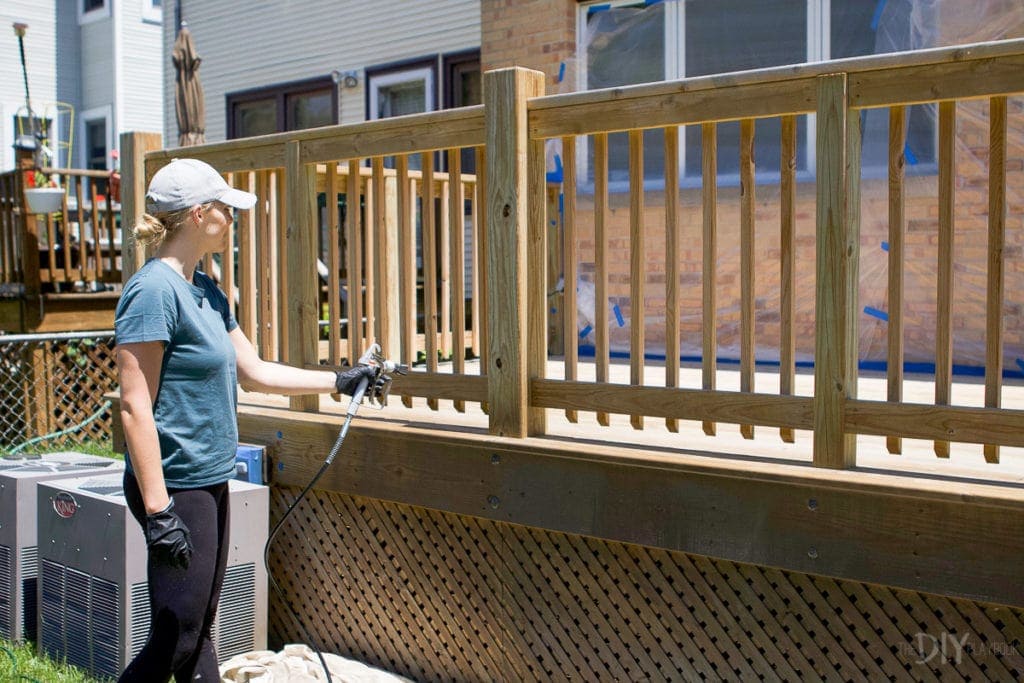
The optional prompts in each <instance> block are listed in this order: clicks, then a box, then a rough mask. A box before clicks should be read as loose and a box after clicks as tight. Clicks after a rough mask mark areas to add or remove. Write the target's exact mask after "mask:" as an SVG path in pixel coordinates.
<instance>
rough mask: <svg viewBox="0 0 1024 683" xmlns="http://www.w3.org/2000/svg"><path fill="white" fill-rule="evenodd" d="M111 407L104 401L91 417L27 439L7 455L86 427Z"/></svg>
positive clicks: (108, 402)
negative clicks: (64, 427)
mask: <svg viewBox="0 0 1024 683" xmlns="http://www.w3.org/2000/svg"><path fill="white" fill-rule="evenodd" d="M109 409H110V401H104V402H103V405H102V406H101V407H100V409H99V410H97V411H96V412H95V413H93V414H92V415H90V416H89V417H87V418H85V419H84V420H82V421H81V422H79V423H78V424H76V425H72V426H71V427H68V428H67V429H62V430H60V431H58V432H52V433H50V434H43V435H42V436H37V437H34V438H31V439H29V440H28V441H26V442H25V443H23V444H21V445H19V446H16V447H15V448H12V449H11V450H10V451H8V452H7V456H12V455H14V454H15V453H18V452H19V451H21V450H23V449H25V448H28V447H29V446H31V445H33V444H37V443H39V442H40V441H47V440H49V439H55V438H57V437H58V436H65V435H66V434H72V433H74V432H77V431H78V430H79V429H81V428H82V427H85V426H86V425H87V424H89V423H90V422H92V421H93V420H96V419H97V418H99V417H100V416H101V415H103V413H105V412H107V410H109Z"/></svg>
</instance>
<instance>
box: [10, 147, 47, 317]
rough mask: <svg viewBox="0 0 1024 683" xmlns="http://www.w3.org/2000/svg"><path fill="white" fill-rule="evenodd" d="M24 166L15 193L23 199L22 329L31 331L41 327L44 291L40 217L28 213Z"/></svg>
mask: <svg viewBox="0 0 1024 683" xmlns="http://www.w3.org/2000/svg"><path fill="white" fill-rule="evenodd" d="M24 168H25V167H23V166H19V167H18V169H17V170H18V173H16V174H15V179H14V183H15V193H16V196H18V197H20V198H21V205H20V214H19V218H20V222H21V226H20V228H21V236H20V242H21V279H22V283H23V284H24V285H25V302H26V305H25V306H23V307H22V320H21V326H22V329H25V330H31V329H35V328H36V327H38V326H39V322H40V318H41V316H42V312H41V310H40V307H41V304H40V301H41V299H40V292H41V291H42V285H41V278H40V276H39V217H38V216H37V215H35V214H32V213H29V212H28V202H26V201H25V195H24V191H25V174H24V172H23V171H24Z"/></svg>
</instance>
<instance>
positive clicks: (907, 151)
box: [903, 143, 917, 166]
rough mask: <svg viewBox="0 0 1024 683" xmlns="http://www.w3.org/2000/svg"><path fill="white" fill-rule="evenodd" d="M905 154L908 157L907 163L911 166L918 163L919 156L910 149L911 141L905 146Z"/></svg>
mask: <svg viewBox="0 0 1024 683" xmlns="http://www.w3.org/2000/svg"><path fill="white" fill-rule="evenodd" d="M903 156H904V157H906V158H907V163H908V164H910V165H911V166H913V165H915V164H916V163H917V157H916V156H914V152H913V150H911V149H910V144H909V143H908V144H907V145H906V146H905V147H904V148H903Z"/></svg>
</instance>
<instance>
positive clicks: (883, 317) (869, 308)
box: [864, 306, 889, 322]
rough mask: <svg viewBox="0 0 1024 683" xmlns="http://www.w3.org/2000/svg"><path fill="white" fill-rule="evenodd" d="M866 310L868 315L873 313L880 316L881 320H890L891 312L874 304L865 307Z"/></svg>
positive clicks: (877, 316)
mask: <svg viewBox="0 0 1024 683" xmlns="http://www.w3.org/2000/svg"><path fill="white" fill-rule="evenodd" d="M864 312H865V313H867V314H868V315H872V316H874V317H876V318H878V319H879V320H883V321H885V322H889V314H888V313H886V312H885V311H880V310H878V309H877V308H874V307H872V306H865V307H864Z"/></svg>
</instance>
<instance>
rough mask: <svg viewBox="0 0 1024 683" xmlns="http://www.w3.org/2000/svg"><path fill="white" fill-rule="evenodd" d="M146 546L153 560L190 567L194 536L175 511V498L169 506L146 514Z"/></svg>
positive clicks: (172, 565)
mask: <svg viewBox="0 0 1024 683" xmlns="http://www.w3.org/2000/svg"><path fill="white" fill-rule="evenodd" d="M144 533H145V536H146V546H147V547H148V548H149V556H150V558H151V560H152V561H153V562H156V563H158V564H163V565H168V566H171V567H180V568H181V569H188V565H189V562H190V561H191V560H192V537H191V534H189V531H188V527H187V526H185V522H183V521H182V519H181V517H179V516H178V513H177V512H175V511H174V499H173V498H171V499H170V501H169V502H168V503H167V507H166V508H164V509H163V510H161V511H160V512H156V513H154V514H151V515H146V527H145V529H144Z"/></svg>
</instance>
